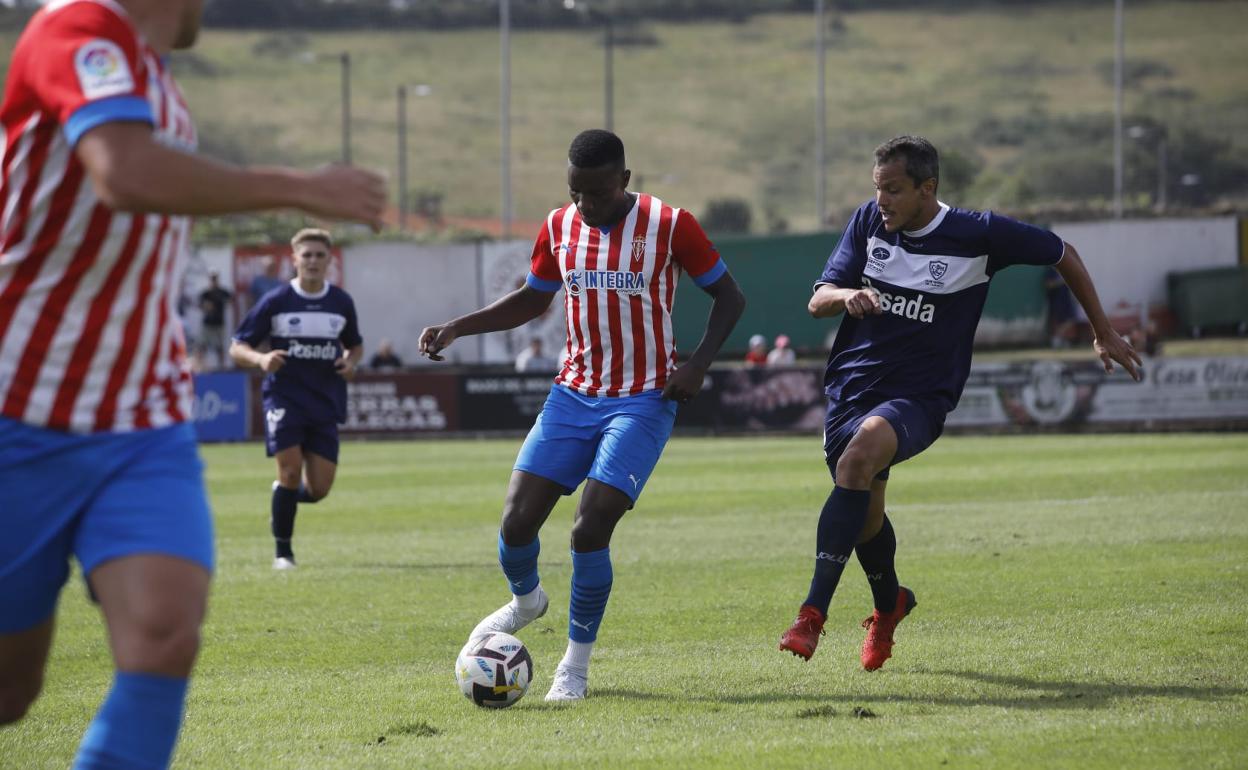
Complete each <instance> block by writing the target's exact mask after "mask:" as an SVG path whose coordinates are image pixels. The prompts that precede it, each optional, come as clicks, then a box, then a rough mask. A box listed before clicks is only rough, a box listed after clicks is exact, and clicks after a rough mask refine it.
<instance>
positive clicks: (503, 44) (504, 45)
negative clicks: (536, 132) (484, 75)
mask: <svg viewBox="0 0 1248 770" xmlns="http://www.w3.org/2000/svg"><path fill="white" fill-rule="evenodd" d="M498 28H499V48H500V50H501V63H500V77H501V81H502V82H501V85H502V88H501V89H500V91H501V97H500V102H501V103H500V105H499V118H500V120H499V124H500V126H501V128H500V137H499V138H500V141H501V144H502V159H501V162H500V165H501V175H502V187H503V210H502V236H503V239H504V240H505V239H508V238H510V237H511V0H499V2H498Z"/></svg>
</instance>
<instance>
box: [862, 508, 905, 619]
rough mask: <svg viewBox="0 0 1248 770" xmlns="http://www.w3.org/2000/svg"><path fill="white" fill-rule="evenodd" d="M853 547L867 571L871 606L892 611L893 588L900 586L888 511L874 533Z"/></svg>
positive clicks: (894, 606) (863, 568)
mask: <svg viewBox="0 0 1248 770" xmlns="http://www.w3.org/2000/svg"><path fill="white" fill-rule="evenodd" d="M854 550H855V551H856V552H857V553H858V563H859V564H861V565H862V571H863V572H865V573H867V583H869V584H870V586H871V596H872V597H873V598H874V599H875V608H876V609H877V610H879V611H880V612H892V611H893V610H894V609H896V607H897V592H898V591H900V590H901V583H900V582H898V580H897V567H896V565H895V564H894V561H893V560H894V557H896V555H897V535H896V533H894V532H893V523H892V522H891V521H889V520H888V514H884V525H883V526H882V527H880V531H879V532H877V533H876V535H875V537H873V538H871V539H870V540H868V541H866V542H865V543H859V544H858V545H857V546H855V548H854Z"/></svg>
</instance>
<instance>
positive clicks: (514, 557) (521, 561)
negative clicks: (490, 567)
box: [498, 532, 542, 596]
mask: <svg viewBox="0 0 1248 770" xmlns="http://www.w3.org/2000/svg"><path fill="white" fill-rule="evenodd" d="M541 550H542V543H541V540H540V539H539V538H533V542H532V543H529V544H528V545H507V544H506V543H504V542H503V533H502V532H499V533H498V563H499V564H501V565H503V574H504V575H506V576H507V583H508V584H509V586H510V588H511V592H512V593H513V594H515V595H516V596H524V595H525V594H527V593H529V592H530V591H532V590H533V589H534V588H537V584H538V582H539V580H538V576H537V555H538V554H539V553H540V552H541Z"/></svg>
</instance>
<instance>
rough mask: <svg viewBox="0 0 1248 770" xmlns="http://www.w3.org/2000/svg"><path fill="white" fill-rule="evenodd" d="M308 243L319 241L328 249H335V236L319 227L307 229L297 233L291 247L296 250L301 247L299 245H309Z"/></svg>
mask: <svg viewBox="0 0 1248 770" xmlns="http://www.w3.org/2000/svg"><path fill="white" fill-rule="evenodd" d="M308 241H319V242H321V243H323V244H325V248H327V249H332V248H333V247H334V239H333V236H331V235H330V234H329V231H328V230H322V229H321V228H319V227H305V228H303V229H302V230H300V231H299V232H297V233H295V237H294V238H291V239H290V247H291V248H292V249H296V248H298V247H299V244H301V243H307V242H308Z"/></svg>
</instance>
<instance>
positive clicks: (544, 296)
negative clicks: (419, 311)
mask: <svg viewBox="0 0 1248 770" xmlns="http://www.w3.org/2000/svg"><path fill="white" fill-rule="evenodd" d="M554 298H555V295H554V294H553V293H552V292H545V291H538V290H537V289H534V288H532V287H531V286H527V285H526V286H521V287H520V288H519V289H516V290H515V291H513V292H511V293H510V294H505V295H503V297H501V298H500V299H498V300H497V301H495V302H494V303H492V304H490V305H487V306H485V307H483V308H481V309H480V310H477V311H474V312H472V313H469V314H468V315H465V316H460V317H459V318H456V319H455V320H453V321H447V322H446V323H444V324H440V325H438V326H426V327H425V328H424V329H423V330H422V331H421V332H420V354H421V355H422V356H424V357H426V358H428V359H429V360H431V361H441V360H443V357H442V356H440V355H438V354H439V353H440V352H441V351H442V350H445V349H446V348H447V346H449V345H450V344H451V343H452V342H454V341H455V340H457V339H459V338H460V337H467V336H469V335H472V334H485V333H487V332H499V331H504V330H506V329H514V328H516V327H517V326H523V325H524V324H526V323H528V322H529V321H532V320H533V319H534V318H537V317H538V316H540V315H541V314H542V313H545V312H546V309H547V308H548V307H550V303H551V302H552V301H553V300H554Z"/></svg>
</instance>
